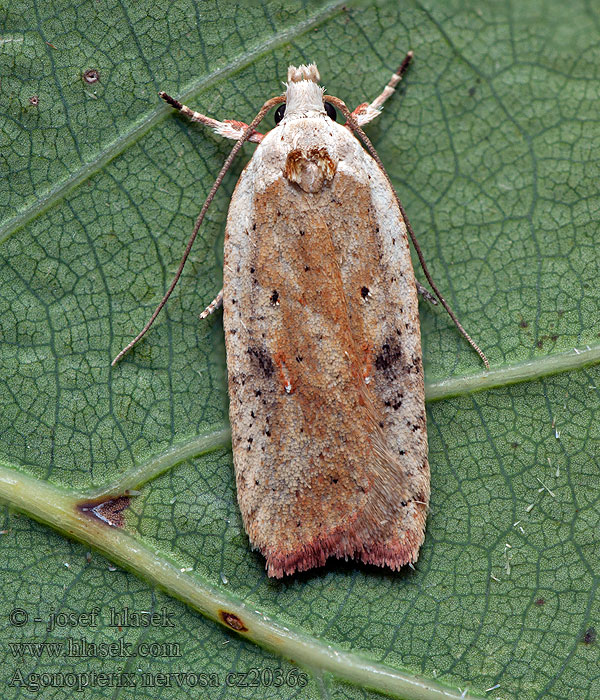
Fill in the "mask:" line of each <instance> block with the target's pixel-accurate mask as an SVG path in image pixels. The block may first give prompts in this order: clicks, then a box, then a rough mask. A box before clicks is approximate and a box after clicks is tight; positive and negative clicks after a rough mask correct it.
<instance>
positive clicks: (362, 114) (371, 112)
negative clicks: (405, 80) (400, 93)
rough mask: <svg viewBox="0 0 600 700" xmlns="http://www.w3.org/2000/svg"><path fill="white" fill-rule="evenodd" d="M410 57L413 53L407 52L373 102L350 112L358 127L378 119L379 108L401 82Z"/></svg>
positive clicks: (364, 103)
mask: <svg viewBox="0 0 600 700" xmlns="http://www.w3.org/2000/svg"><path fill="white" fill-rule="evenodd" d="M412 57H413V52H412V51H409V52H408V53H407V54H406V56H405V57H404V60H403V61H402V63H401V64H400V67H399V68H398V70H397V71H396V72H395V73H394V74H393V75H392V77H391V78H390V81H389V83H388V84H387V85H386V86H385V87H384V88H383V90H382V92H381V94H380V95H378V96H377V97H376V98H375V99H374V100H373V102H371V104H369V103H368V102H363V103H362V104H361V105H358V107H357V108H356V109H355V110H354V112H352V116H353V117H354V119H355V120H356V121H357V122H358V125H359V126H364V125H365V124H368V123H369V122H370V121H373V119H375V117H378V116H379V115H380V114H381V106H382V105H383V103H384V102H385V101H386V100H387V99H388V98H390V97H391V96H392V95H393V94H394V92H395V90H396V85H398V83H399V82H400V81H401V80H402V76H403V75H404V74H405V73H406V71H407V70H408V66H409V65H410V62H411V60H412ZM346 126H347V125H346Z"/></svg>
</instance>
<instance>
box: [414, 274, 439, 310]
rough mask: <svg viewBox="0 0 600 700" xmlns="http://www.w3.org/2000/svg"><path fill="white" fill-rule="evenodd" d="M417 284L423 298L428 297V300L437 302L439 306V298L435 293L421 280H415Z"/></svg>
mask: <svg viewBox="0 0 600 700" xmlns="http://www.w3.org/2000/svg"><path fill="white" fill-rule="evenodd" d="M415 284H416V286H417V293H418V294H420V295H421V296H422V297H423V299H426V300H427V301H430V302H431V303H432V304H435V305H436V306H437V303H438V302H437V299H436V298H435V297H434V296H433V294H432V293H431V292H430V291H429V290H428V289H427V287H424V286H423V285H422V284H421V283H420V282H418V281H417V280H415Z"/></svg>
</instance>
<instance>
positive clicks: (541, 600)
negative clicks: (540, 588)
mask: <svg viewBox="0 0 600 700" xmlns="http://www.w3.org/2000/svg"><path fill="white" fill-rule="evenodd" d="M535 604H536V605H537V606H538V607H541V606H542V605H545V604H546V601H545V600H544V599H543V598H538V599H537V600H536V601H535Z"/></svg>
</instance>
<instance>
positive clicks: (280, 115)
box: [274, 102, 285, 124]
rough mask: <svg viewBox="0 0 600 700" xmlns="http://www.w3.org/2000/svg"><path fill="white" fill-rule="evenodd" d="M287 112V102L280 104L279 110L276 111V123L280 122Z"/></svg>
mask: <svg viewBox="0 0 600 700" xmlns="http://www.w3.org/2000/svg"><path fill="white" fill-rule="evenodd" d="M284 114H285V102H284V103H283V104H282V105H279V107H277V110H276V111H275V117H274V119H275V124H279V122H280V121H281V120H282V119H283V115H284Z"/></svg>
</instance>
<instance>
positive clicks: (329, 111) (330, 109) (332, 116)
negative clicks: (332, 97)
mask: <svg viewBox="0 0 600 700" xmlns="http://www.w3.org/2000/svg"><path fill="white" fill-rule="evenodd" d="M325 111H326V112H327V116H328V117H329V118H330V119H333V121H334V122H335V121H337V112H336V111H335V107H334V106H333V105H332V104H331V102H325Z"/></svg>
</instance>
